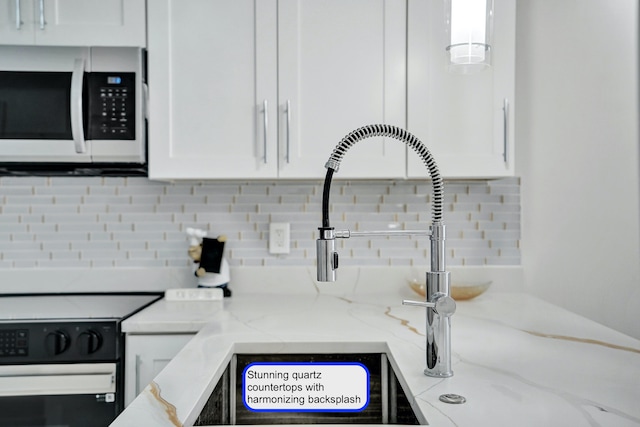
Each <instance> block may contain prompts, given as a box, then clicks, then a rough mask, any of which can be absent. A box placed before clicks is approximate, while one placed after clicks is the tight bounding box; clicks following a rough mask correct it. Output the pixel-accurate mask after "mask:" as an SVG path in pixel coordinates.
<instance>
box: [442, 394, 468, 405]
mask: <svg viewBox="0 0 640 427" xmlns="http://www.w3.org/2000/svg"><path fill="white" fill-rule="evenodd" d="M440 401H441V402H444V403H452V404H460V403H464V402H466V401H467V399H465V397H464V396H460V395H459V394H453V393H447V394H442V395H440Z"/></svg>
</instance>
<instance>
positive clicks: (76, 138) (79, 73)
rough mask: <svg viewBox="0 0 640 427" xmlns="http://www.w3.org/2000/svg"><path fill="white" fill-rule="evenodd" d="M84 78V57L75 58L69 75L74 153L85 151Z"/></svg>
mask: <svg viewBox="0 0 640 427" xmlns="http://www.w3.org/2000/svg"><path fill="white" fill-rule="evenodd" d="M83 78H84V59H76V61H75V64H74V66H73V74H72V75H71V134H72V135H73V143H74V144H75V147H76V153H78V154H82V153H86V152H87V144H86V143H85V141H84V124H83V123H82V79H83Z"/></svg>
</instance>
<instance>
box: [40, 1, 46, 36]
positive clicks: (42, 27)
mask: <svg viewBox="0 0 640 427" xmlns="http://www.w3.org/2000/svg"><path fill="white" fill-rule="evenodd" d="M45 24H46V22H44V0H40V29H41V30H44V26H45Z"/></svg>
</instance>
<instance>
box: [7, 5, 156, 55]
mask: <svg viewBox="0 0 640 427" xmlns="http://www.w3.org/2000/svg"><path fill="white" fill-rule="evenodd" d="M145 10H146V9H145V0H0V44H6V45H42V46H138V47H144V46H146V14H145Z"/></svg>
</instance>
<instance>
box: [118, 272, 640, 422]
mask: <svg viewBox="0 0 640 427" xmlns="http://www.w3.org/2000/svg"><path fill="white" fill-rule="evenodd" d="M392 273H393V271H392V270H391V272H388V271H387V270H385V269H370V268H363V269H362V270H360V269H355V270H354V271H352V272H349V271H347V273H346V274H343V276H342V277H341V279H340V280H339V282H338V283H334V284H325V283H322V284H319V283H316V282H315V280H313V276H314V275H315V270H313V271H312V270H311V269H309V270H307V269H302V270H295V271H294V272H293V273H292V272H290V271H289V270H282V271H279V272H278V271H276V272H275V273H273V274H271V275H268V276H267V277H265V276H264V275H261V276H260V275H258V277H260V280H259V281H254V279H256V277H252V276H251V274H249V275H243V276H242V277H238V278H232V280H233V283H234V287H233V289H234V295H233V296H232V297H231V298H226V299H225V300H224V301H223V302H222V305H221V307H219V308H220V309H216V310H214V311H212V312H210V313H207V315H206V316H205V318H206V322H205V323H206V324H204V326H203V327H202V328H201V330H200V332H199V333H198V334H197V335H195V337H194V338H193V339H192V340H191V341H190V342H189V343H188V344H187V346H186V347H185V348H184V349H183V350H182V351H181V352H180V353H179V354H178V355H177V356H176V357H175V358H174V359H173V360H172V361H171V362H170V363H169V364H168V365H167V367H166V368H165V369H164V370H163V371H162V372H161V373H160V374H159V375H158V376H157V377H156V378H155V380H154V381H153V382H152V383H151V384H150V385H148V386H147V387H146V388H145V389H144V391H143V392H142V393H141V394H140V395H139V396H138V397H137V398H136V399H135V400H134V401H133V402H132V403H131V404H130V405H129V406H128V407H127V408H126V409H125V411H124V412H123V413H122V414H121V415H120V416H119V417H118V418H117V419H116V420H115V421H114V423H113V424H112V426H115V427H121V426H136V427H138V426H183V425H184V426H191V425H193V423H194V421H195V419H196V418H197V416H198V415H199V413H200V410H201V409H202V407H203V406H204V404H205V403H206V400H207V398H208V397H209V395H210V393H211V391H212V390H213V388H214V386H215V385H216V383H217V382H218V380H219V378H220V377H221V375H222V373H223V371H224V369H225V368H226V366H227V364H228V363H229V361H230V360H231V357H232V355H233V354H234V353H257V352H268V353H292V352H293V353H296V352H300V353H313V352H356V353H357V352H367V351H372V352H384V353H386V354H387V355H388V357H389V360H390V362H391V364H392V366H393V368H394V370H395V372H396V374H397V375H398V377H399V380H400V382H401V384H402V386H403V388H404V389H405V393H406V394H407V395H408V397H409V400H410V401H411V403H412V406H413V409H414V410H415V412H416V413H417V415H418V418H419V420H420V421H421V422H422V423H425V424H426V423H428V424H430V425H433V426H474V427H475V426H514V425H517V426H536V427H538V426H589V427H593V426H616V427H617V426H639V425H640V405H639V404H638V402H640V341H638V340H636V339H634V338H631V337H629V336H626V335H624V334H621V333H618V332H616V331H613V330H611V329H609V328H607V327H604V326H602V325H599V324H597V323H595V322H592V321H589V320H587V319H585V318H583V317H580V316H578V315H575V314H573V313H570V312H568V311H566V310H564V309H561V308H558V307H556V306H554V305H552V304H549V303H546V302H544V301H542V300H540V299H537V298H535V297H532V296H529V295H527V294H526V293H525V292H523V291H522V290H521V289H520V288H519V287H518V286H516V285H514V286H512V287H509V286H505V285H504V284H502V283H495V284H494V286H492V287H491V288H490V289H489V290H488V291H487V292H486V293H485V294H483V295H481V296H479V297H477V298H475V299H472V300H469V301H460V302H458V308H457V311H456V313H455V314H454V315H453V317H452V352H453V370H454V376H453V377H451V378H447V379H437V378H430V377H426V376H425V375H423V373H422V371H423V369H424V365H425V336H424V331H425V310H424V309H422V308H418V307H411V306H403V305H402V303H401V301H402V299H419V297H418V296H417V295H416V294H415V293H413V291H411V289H409V287H408V286H407V284H406V281H405V280H404V278H403V277H397V274H395V273H393V274H392ZM252 274H254V273H252ZM452 276H453V279H452V280H453V282H455V281H456V276H455V274H453V273H452ZM170 304H172V303H167V302H164V303H162V302H160V303H157V304H155V305H154V306H152V307H150V308H148V309H147V310H145V311H149V313H147V314H151V315H152V316H151V317H154V316H159V315H160V316H161V312H162V310H165V312H166V313H167V317H166V320H167V322H169V319H173V320H174V321H175V322H178V323H179V322H181V320H179V318H180V316H179V315H178V314H177V311H172V310H171V306H170ZM184 304H191V303H184ZM198 304H201V303H198ZM188 307H189V306H184V305H183V306H182V309H186V310H187V312H189V309H188ZM174 308H176V307H175V306H174ZM145 311H143V312H142V313H139V315H137V316H139V319H138V320H140V319H142V320H144V313H145ZM192 316H193V312H191V313H190V314H188V315H186V317H187V320H186V322H192V321H193V317H192ZM151 317H149V318H148V319H150V318H151ZM196 317H198V316H196ZM203 319H204V318H199V319H198V320H196V321H195V323H196V324H194V326H196V327H197V326H199V325H200V323H199V322H201V321H202V320H203ZM130 320H131V322H130V325H129V326H130V327H131V328H133V329H131V330H130V331H134V330H136V328H138V329H137V330H138V331H142V329H140V328H143V327H144V322H140V323H139V324H136V323H135V321H136V319H135V318H131V319H130ZM169 323H170V322H169ZM163 327H169V326H168V325H163ZM181 327H184V325H183V326H181ZM176 328H177V327H176ZM445 393H455V394H459V395H462V396H464V397H465V398H466V399H467V402H466V403H464V404H461V405H451V404H446V403H443V402H440V401H439V399H438V398H439V396H440V395H442V394H445Z"/></svg>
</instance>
